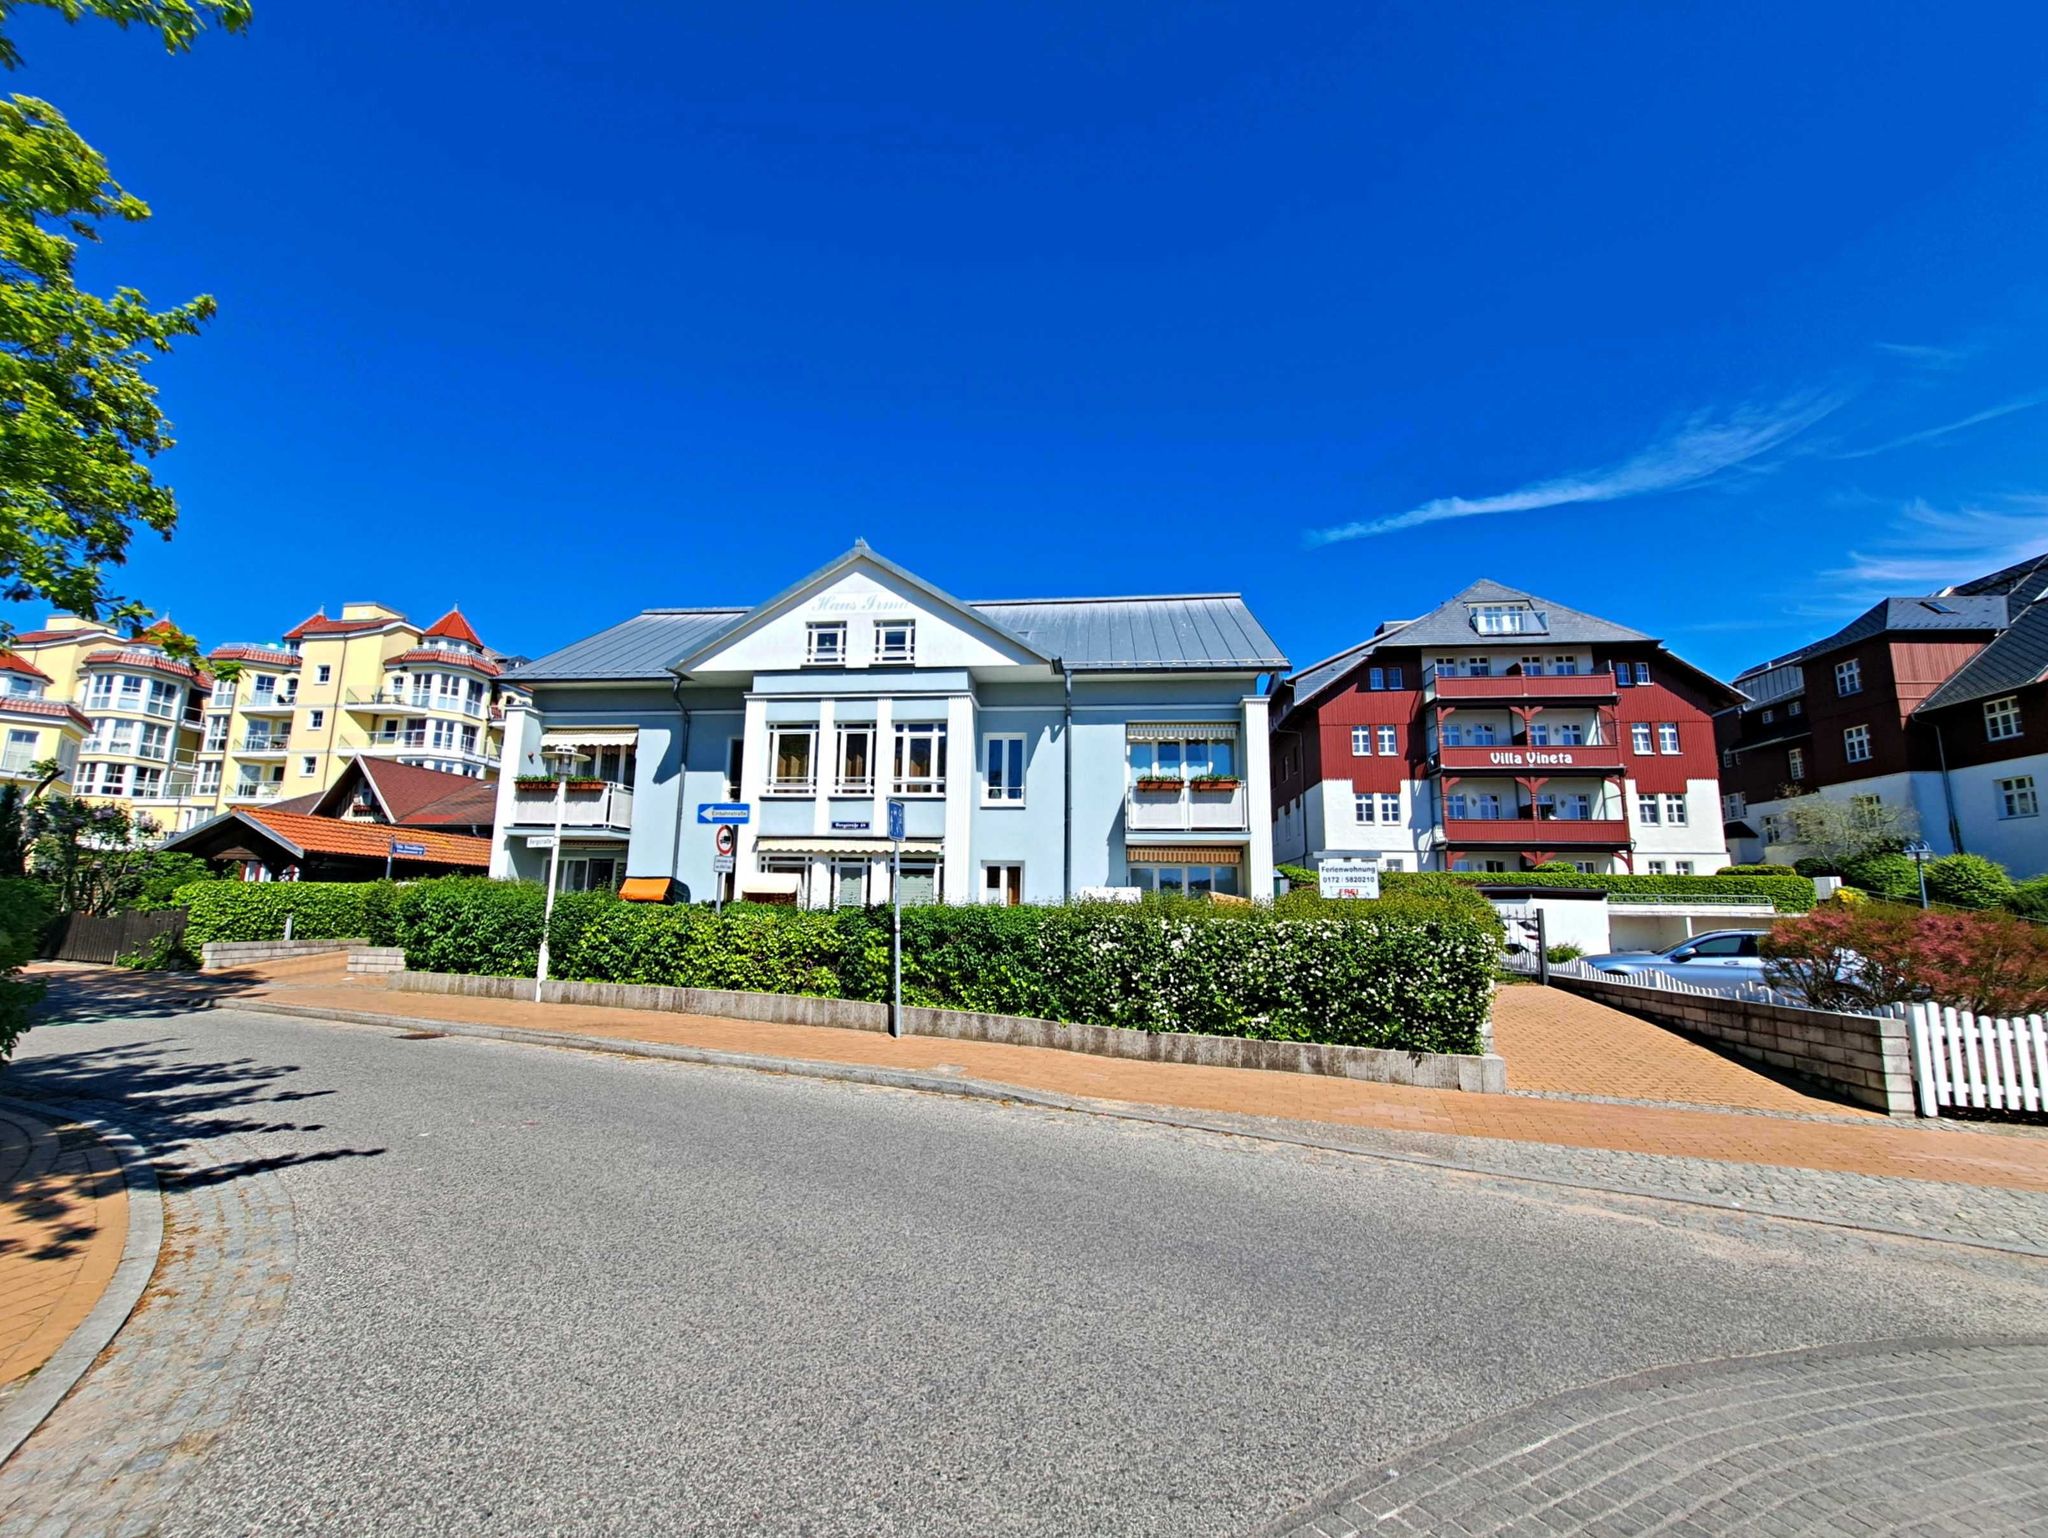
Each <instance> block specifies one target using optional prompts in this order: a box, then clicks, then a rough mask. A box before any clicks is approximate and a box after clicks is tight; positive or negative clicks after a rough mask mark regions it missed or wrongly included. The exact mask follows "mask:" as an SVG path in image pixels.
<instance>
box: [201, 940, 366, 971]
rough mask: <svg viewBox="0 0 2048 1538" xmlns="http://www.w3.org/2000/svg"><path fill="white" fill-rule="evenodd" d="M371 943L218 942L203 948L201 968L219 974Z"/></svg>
mask: <svg viewBox="0 0 2048 1538" xmlns="http://www.w3.org/2000/svg"><path fill="white" fill-rule="evenodd" d="M369 943H370V942H369V941H368V940H215V941H213V942H212V943H211V944H208V945H204V946H201V947H200V950H199V967H200V970H201V971H204V972H218V971H221V970H222V969H223V968H226V967H246V966H248V965H249V964H250V963H251V962H257V961H278V960H281V959H282V958H284V957H286V956H318V955H322V954H324V953H326V952H329V951H346V950H353V949H355V948H356V947H357V946H359V945H368V944H369Z"/></svg>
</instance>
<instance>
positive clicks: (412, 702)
mask: <svg viewBox="0 0 2048 1538" xmlns="http://www.w3.org/2000/svg"><path fill="white" fill-rule="evenodd" d="M348 702H349V704H351V705H355V706H367V707H368V708H370V709H372V710H439V711H445V712H447V713H449V714H453V715H464V716H473V717H476V718H477V719H479V720H481V719H482V718H483V715H484V711H485V705H484V702H483V701H481V700H471V699H463V698H459V697H457V696H455V695H452V694H435V693H433V692H432V691H431V690H427V691H406V692H394V691H392V690H390V689H379V690H378V691H377V692H376V693H374V694H358V693H351V694H350V695H349V697H348Z"/></svg>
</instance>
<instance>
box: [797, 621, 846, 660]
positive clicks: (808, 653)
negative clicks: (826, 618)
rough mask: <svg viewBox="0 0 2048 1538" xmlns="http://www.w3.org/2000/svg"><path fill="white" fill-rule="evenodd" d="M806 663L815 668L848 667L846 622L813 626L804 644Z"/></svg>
mask: <svg viewBox="0 0 2048 1538" xmlns="http://www.w3.org/2000/svg"><path fill="white" fill-rule="evenodd" d="M804 662H805V664H806V665H807V666H810V667H814V668H841V667H845V666H846V625H845V624H844V622H840V623H837V624H827V625H812V626H811V627H810V629H809V631H808V633H807V635H806V638H805V642H804Z"/></svg>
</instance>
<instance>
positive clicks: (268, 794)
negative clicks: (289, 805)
mask: <svg viewBox="0 0 2048 1538" xmlns="http://www.w3.org/2000/svg"><path fill="white" fill-rule="evenodd" d="M283 792H284V786H283V785H281V784H279V783H278V782H277V781H276V780H263V781H261V782H259V783H257V784H254V785H237V786H236V787H235V788H234V789H233V790H232V791H230V792H229V794H228V799H229V800H230V801H275V800H276V799H277V798H278V796H280V795H281V794H283Z"/></svg>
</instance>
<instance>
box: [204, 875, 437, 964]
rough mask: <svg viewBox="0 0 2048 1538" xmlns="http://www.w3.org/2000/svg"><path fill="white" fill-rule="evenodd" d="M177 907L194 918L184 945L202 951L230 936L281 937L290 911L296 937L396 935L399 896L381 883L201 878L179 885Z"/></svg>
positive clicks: (385, 938)
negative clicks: (397, 898)
mask: <svg viewBox="0 0 2048 1538" xmlns="http://www.w3.org/2000/svg"><path fill="white" fill-rule="evenodd" d="M172 900H173V903H174V904H175V906H177V907H180V908H183V909H184V910H185V911H186V913H187V914H188V915H189V916H190V921H189V923H188V924H187V926H186V930H185V943H186V944H187V945H188V946H190V947H191V948H193V949H194V950H197V949H198V948H199V947H201V946H203V945H209V944H212V943H214V942H216V941H227V940H282V939H283V938H284V920H285V915H286V914H287V913H289V914H290V915H291V916H292V938H293V939H295V940H343V939H365V940H368V941H369V942H370V943H371V944H372V945H389V944H392V943H393V941H394V940H395V938H396V932H397V925H396V921H395V913H394V907H395V903H396V895H395V891H394V889H393V887H392V886H391V884H390V883H388V882H382V881H200V882H193V883H190V884H188V885H186V886H182V887H180V888H178V890H177V891H176V892H175V893H174V894H173V898H172Z"/></svg>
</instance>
